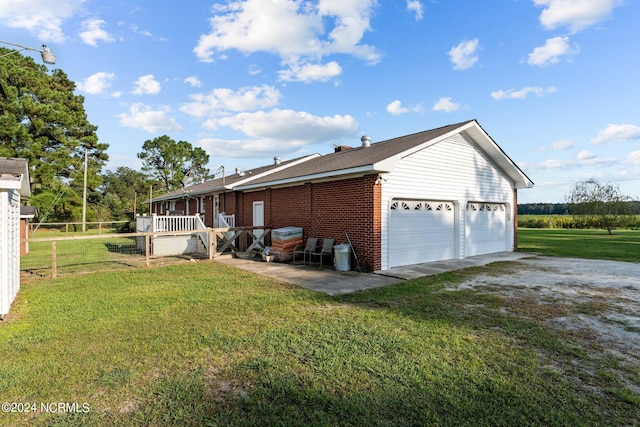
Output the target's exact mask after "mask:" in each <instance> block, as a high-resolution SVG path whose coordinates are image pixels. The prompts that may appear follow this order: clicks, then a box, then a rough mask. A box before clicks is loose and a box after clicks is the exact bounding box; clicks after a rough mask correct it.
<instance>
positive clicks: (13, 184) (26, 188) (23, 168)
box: [0, 157, 31, 197]
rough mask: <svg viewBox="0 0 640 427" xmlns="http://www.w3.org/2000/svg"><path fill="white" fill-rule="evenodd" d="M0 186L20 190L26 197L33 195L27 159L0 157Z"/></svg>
mask: <svg viewBox="0 0 640 427" xmlns="http://www.w3.org/2000/svg"><path fill="white" fill-rule="evenodd" d="M0 188H7V189H15V190H20V195H21V196H24V197H29V196H30V195H31V186H30V183H29V167H28V162H27V159H20V158H14V157H0Z"/></svg>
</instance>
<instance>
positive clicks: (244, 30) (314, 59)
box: [193, 0, 380, 81]
mask: <svg viewBox="0 0 640 427" xmlns="http://www.w3.org/2000/svg"><path fill="white" fill-rule="evenodd" d="M376 5H377V2H376V0H324V1H321V2H319V3H317V4H312V3H311V2H300V1H268V2H266V1H262V0H236V1H230V2H229V3H227V4H225V5H222V4H216V5H214V6H213V9H212V10H213V12H214V16H213V17H212V18H211V19H210V20H209V22H210V25H211V31H210V32H209V33H208V34H203V35H201V36H200V39H199V40H198V43H197V45H196V47H195V48H194V50H193V51H194V53H195V54H196V56H197V57H198V59H200V60H201V61H204V62H211V61H213V60H214V57H215V56H216V54H220V53H221V52H223V51H225V50H229V49H234V50H238V51H240V52H243V53H245V54H251V53H255V52H268V53H272V54H275V55H278V56H279V57H280V59H281V60H282V63H283V64H284V65H285V66H288V67H289V68H290V70H289V71H290V75H291V76H294V75H296V73H295V68H294V67H298V68H299V69H304V67H305V66H306V65H307V64H317V63H318V62H320V61H321V59H322V58H323V57H324V56H326V55H331V54H336V53H339V54H347V55H351V56H354V57H357V58H360V59H363V60H365V61H367V62H369V63H372V64H374V63H376V62H378V61H379V60H380V54H379V53H378V51H377V50H376V48H375V47H373V46H369V45H366V44H362V43H361V40H362V38H363V36H364V33H365V32H366V31H369V30H370V18H371V16H372V14H373V10H374V8H375V7H376ZM307 70H308V71H311V69H307ZM323 71H324V72H323V73H322V75H323V76H325V77H326V76H327V75H330V74H331V73H335V71H336V68H335V66H333V65H331V69H330V70H327V69H324V70H323ZM327 71H330V73H329V74H327ZM292 79H293V77H292ZM303 81H304V80H303Z"/></svg>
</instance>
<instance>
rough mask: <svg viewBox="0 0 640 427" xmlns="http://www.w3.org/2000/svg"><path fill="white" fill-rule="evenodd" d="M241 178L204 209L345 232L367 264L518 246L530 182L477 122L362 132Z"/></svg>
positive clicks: (328, 233) (338, 235)
mask: <svg viewBox="0 0 640 427" xmlns="http://www.w3.org/2000/svg"><path fill="white" fill-rule="evenodd" d="M238 178H240V177H238ZM243 178H245V179H238V180H237V181H235V182H233V183H229V184H227V186H225V188H224V189H223V190H221V189H220V187H216V188H215V189H213V188H212V189H211V190H213V192H212V196H213V197H214V199H215V198H216V197H217V200H221V199H222V200H224V206H222V205H220V204H218V205H217V207H216V205H215V204H210V206H207V207H206V209H207V211H208V210H209V209H210V210H212V211H213V212H215V213H218V212H223V211H224V212H226V213H227V214H235V218H236V225H237V226H251V225H254V226H255V225H258V224H266V225H269V226H271V227H273V228H279V227H285V226H297V227H302V228H303V229H304V235H305V238H307V237H320V238H333V239H335V240H336V243H340V242H344V241H345V240H346V239H345V232H348V234H349V236H350V238H351V241H352V243H353V246H354V248H355V250H356V252H357V254H358V258H359V260H360V261H361V262H362V263H363V264H365V266H366V267H367V268H368V269H369V270H388V269H390V268H393V267H398V266H403V265H411V264H417V263H424V262H432V261H440V260H447V259H463V258H466V257H470V256H475V255H481V254H487V253H495V252H503V251H513V250H515V249H516V248H517V191H518V189H524V188H530V187H532V186H533V182H532V181H531V180H530V179H529V178H528V177H527V176H526V175H525V173H524V172H523V171H522V170H521V169H520V168H518V166H517V165H516V164H515V163H514V162H513V161H512V160H511V159H510V158H509V157H508V156H507V154H506V153H505V152H504V151H503V150H502V149H501V148H500V147H499V146H498V144H497V143H496V142H495V141H494V140H493V139H492V138H491V137H490V136H489V135H488V134H487V132H485V130H484V129H483V128H482V127H481V126H480V124H479V123H478V122H477V121H476V120H469V121H466V122H462V123H457V124H452V125H448V126H444V127H441V128H437V129H432V130H428V131H424V132H419V133H415V134H411V135H406V136H402V137H398V138H393V139H390V140H387V141H382V142H377V143H371V142H370V140H369V138H367V137H363V138H362V144H361V145H360V146H358V147H355V148H351V147H344V146H342V147H336V149H335V152H334V153H331V154H327V155H323V156H320V155H315V156H309V157H307V158H303V159H298V160H297V161H296V162H294V163H293V164H290V165H288V167H284V168H280V169H270V170H268V171H265V172H264V173H262V174H260V176H253V174H252V176H251V177H249V178H247V177H246V175H245V177H243ZM202 185H204V184H202ZM185 191H187V192H188V191H189V189H185ZM203 196H204V194H203ZM207 197H210V196H204V198H205V204H206V200H207V199H206V198H207ZM174 198H175V195H174ZM165 202H166V199H165ZM176 203H178V202H177V200H176ZM220 203H221V202H220Z"/></svg>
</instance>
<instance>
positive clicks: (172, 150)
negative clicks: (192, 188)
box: [138, 135, 210, 191]
mask: <svg viewBox="0 0 640 427" xmlns="http://www.w3.org/2000/svg"><path fill="white" fill-rule="evenodd" d="M138 158H139V159H142V170H143V171H144V172H147V173H148V174H149V176H150V177H151V178H152V179H155V180H158V181H160V183H161V185H162V186H163V187H164V190H165V191H172V190H177V189H179V188H181V187H184V186H185V185H187V184H188V183H189V182H198V181H203V180H206V179H209V178H210V174H209V169H208V168H207V167H206V164H207V163H209V155H208V154H207V153H206V152H205V151H204V150H203V149H202V148H199V147H193V146H191V144H189V143H188V142H186V141H178V142H176V141H174V140H173V139H171V138H169V137H168V136H167V135H163V136H160V137H158V138H155V139H153V140H147V141H145V142H144V144H143V145H142V152H140V153H138Z"/></svg>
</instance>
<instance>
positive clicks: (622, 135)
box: [591, 124, 640, 144]
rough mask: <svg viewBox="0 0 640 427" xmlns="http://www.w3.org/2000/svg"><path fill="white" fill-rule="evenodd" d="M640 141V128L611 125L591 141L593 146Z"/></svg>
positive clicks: (626, 125)
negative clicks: (612, 142) (614, 142)
mask: <svg viewBox="0 0 640 427" xmlns="http://www.w3.org/2000/svg"><path fill="white" fill-rule="evenodd" d="M635 139H640V126H636V125H628V124H625V125H614V124H610V125H609V126H607V127H606V128H605V129H603V130H601V131H600V132H598V136H596V137H595V138H593V139H592V140H591V143H592V144H602V143H603V142H611V141H630V140H635Z"/></svg>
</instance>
